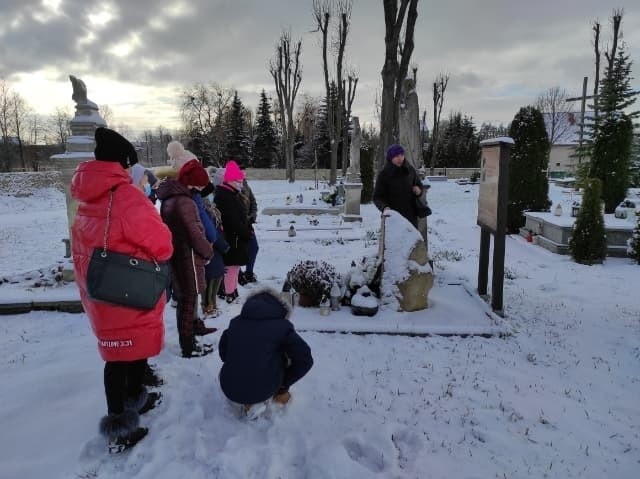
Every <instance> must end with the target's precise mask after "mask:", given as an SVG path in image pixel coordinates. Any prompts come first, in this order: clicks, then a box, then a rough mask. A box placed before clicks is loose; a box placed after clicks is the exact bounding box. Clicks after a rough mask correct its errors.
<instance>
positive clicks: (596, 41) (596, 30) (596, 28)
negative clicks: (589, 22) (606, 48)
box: [582, 20, 600, 122]
mask: <svg viewBox="0 0 640 479" xmlns="http://www.w3.org/2000/svg"><path fill="white" fill-rule="evenodd" d="M592 30H593V49H594V53H595V57H596V71H595V79H594V83H593V115H594V118H598V87H599V85H600V22H598V21H597V20H596V21H595V22H593V27H592ZM582 121H583V122H584V118H583V119H582Z"/></svg>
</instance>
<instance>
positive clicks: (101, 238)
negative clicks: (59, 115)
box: [71, 128, 173, 453]
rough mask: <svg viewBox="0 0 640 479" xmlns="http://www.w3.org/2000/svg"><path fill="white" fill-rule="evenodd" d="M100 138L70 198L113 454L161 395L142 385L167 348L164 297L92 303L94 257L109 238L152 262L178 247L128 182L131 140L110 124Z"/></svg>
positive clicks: (134, 436) (113, 245) (133, 436)
mask: <svg viewBox="0 0 640 479" xmlns="http://www.w3.org/2000/svg"><path fill="white" fill-rule="evenodd" d="M95 141H96V147H95V158H96V159H95V161H86V162H84V163H81V164H80V165H79V166H78V168H77V169H76V171H75V173H74V175H73V179H72V181H71V195H72V196H73V198H75V199H77V200H78V211H77V214H76V217H75V220H74V222H73V226H72V228H71V245H72V251H73V267H74V270H75V277H76V284H77V285H78V289H79V290H80V299H81V301H82V306H83V308H84V310H85V312H86V314H87V316H88V318H89V321H90V322H91V328H92V329H93V333H94V334H95V336H96V338H97V339H98V350H99V352H100V356H101V357H102V359H103V360H104V361H105V366H104V389H105V395H106V399H107V411H108V414H107V415H106V416H104V417H103V418H102V420H101V421H100V432H101V434H102V435H104V436H105V437H107V439H108V441H109V452H111V453H117V452H122V451H124V450H126V449H128V448H130V447H133V446H134V445H135V444H136V443H138V442H139V441H140V440H141V439H142V438H144V437H145V436H146V434H147V432H148V430H147V428H143V427H139V422H140V416H139V415H140V414H143V413H144V412H146V411H148V410H149V409H152V408H153V407H155V404H156V402H157V401H158V400H159V399H160V394H159V393H147V391H146V389H145V387H144V385H143V384H144V374H145V368H146V365H147V362H146V361H147V358H150V357H152V356H156V355H157V354H159V353H160V350H161V349H162V344H163V341H164V324H163V313H164V306H165V303H166V298H165V296H164V295H161V296H160V299H159V300H158V302H157V304H156V305H155V307H153V308H152V309H150V310H140V309H133V308H129V307H126V306H120V305H114V304H110V303H106V302H99V301H94V300H92V299H91V298H90V297H89V295H88V293H87V272H88V269H89V262H90V259H91V256H92V254H93V251H94V249H96V248H102V247H104V246H105V240H106V247H107V248H108V249H109V250H112V251H116V252H118V253H124V254H130V255H132V256H136V257H139V258H142V259H145V260H147V261H152V260H155V261H158V262H162V261H167V260H168V259H169V258H170V257H171V253H172V252H173V247H172V244H171V233H170V231H169V229H168V228H167V227H166V225H165V224H164V223H163V222H162V220H161V219H160V216H159V215H158V212H157V211H156V210H155V208H154V207H153V205H151V204H150V203H149V201H148V200H147V199H146V198H145V196H144V194H143V193H142V191H141V190H140V189H139V188H138V187H137V186H134V185H133V184H132V183H131V178H130V177H129V173H128V171H127V168H129V167H131V166H132V165H135V164H137V161H138V158H137V155H136V152H135V149H134V148H133V146H132V145H131V143H129V142H128V141H127V140H126V139H125V138H124V137H122V136H121V135H120V134H118V133H116V132H115V131H113V130H109V129H107V128H98V129H97V130H96V132H95ZM105 233H106V234H105Z"/></svg>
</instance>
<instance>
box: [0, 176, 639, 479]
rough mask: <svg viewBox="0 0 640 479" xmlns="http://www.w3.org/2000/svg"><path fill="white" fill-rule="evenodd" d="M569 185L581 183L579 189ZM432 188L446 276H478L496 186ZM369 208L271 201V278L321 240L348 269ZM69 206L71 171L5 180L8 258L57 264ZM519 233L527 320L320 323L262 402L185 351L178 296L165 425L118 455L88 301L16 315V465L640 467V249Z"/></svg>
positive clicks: (158, 418) (2, 472)
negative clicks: (257, 414) (388, 331)
mask: <svg viewBox="0 0 640 479" xmlns="http://www.w3.org/2000/svg"><path fill="white" fill-rule="evenodd" d="M309 186H311V182H296V183H295V184H293V185H290V184H288V183H286V182H277V181H264V182H260V181H254V182H252V187H253V189H254V191H255V193H256V195H257V198H258V202H259V205H260V207H261V208H262V207H265V206H270V205H276V204H280V203H282V202H283V199H284V197H285V196H286V194H292V195H296V194H299V193H301V192H304V195H305V202H307V201H310V200H311V198H312V197H313V195H314V194H316V193H314V192H312V191H307V190H306V188H308V187H309ZM550 194H551V196H552V199H553V201H554V203H556V202H558V201H560V202H562V203H563V207H564V206H565V205H570V203H571V193H570V191H569V190H566V191H564V190H562V189H559V188H557V187H552V188H551V192H550ZM429 202H430V206H431V208H432V209H433V212H434V213H433V215H432V216H431V217H430V218H429V220H430V221H429V226H430V238H429V239H430V254H431V256H432V258H433V260H434V263H435V271H436V275H437V278H441V279H446V280H462V281H467V282H468V283H470V284H472V285H473V284H475V283H476V277H477V259H478V246H479V229H478V227H477V226H476V225H475V217H476V209H477V186H474V185H464V186H460V185H456V184H455V183H453V182H447V183H444V182H437V183H433V185H432V187H431V190H430V193H429ZM363 216H364V222H363V224H362V226H360V225H356V226H354V229H353V230H351V231H349V233H350V235H347V234H346V233H344V235H342V233H339V234H336V235H334V237H332V236H331V235H327V236H326V237H325V236H323V237H322V238H303V236H302V235H300V237H299V238H298V237H297V239H299V241H298V240H296V241H291V242H285V241H286V239H287V238H286V233H282V238H280V237H278V236H277V235H278V234H279V233H278V232H273V231H267V230H268V229H273V227H275V222H276V217H264V216H261V217H259V236H260V238H261V250H260V254H259V257H258V263H257V267H256V273H257V275H258V277H259V279H260V280H261V281H263V282H265V283H267V284H277V283H279V282H281V281H282V278H283V277H284V275H285V274H286V272H287V271H288V269H289V268H290V267H291V266H292V265H293V264H294V263H295V262H296V261H298V260H301V259H308V258H312V259H324V260H326V261H329V262H330V263H332V264H333V265H335V266H336V267H337V269H339V270H346V269H347V267H348V266H349V264H350V263H351V261H352V260H354V259H358V258H360V257H362V256H364V255H366V254H372V253H374V252H375V251H376V248H377V245H376V244H375V242H373V241H371V240H370V239H369V238H370V235H369V234H368V231H372V232H373V231H375V230H376V229H377V227H378V224H379V220H378V213H377V211H376V210H375V208H374V207H373V206H371V205H366V206H364V207H363ZM280 218H281V221H282V224H283V225H288V224H289V223H288V222H289V221H290V220H293V219H295V220H296V222H297V223H296V224H298V225H299V224H302V223H303V222H305V221H307V220H306V217H293V216H292V217H288V216H281V217H280ZM64 220H65V210H64V197H63V196H62V195H61V194H60V193H58V192H57V191H55V190H53V189H47V190H39V191H37V192H35V194H34V195H33V196H23V197H19V198H18V197H14V196H6V195H3V196H0V224H2V228H1V229H0V277H3V276H11V275H15V274H17V273H23V272H26V271H31V270H34V269H36V268H42V267H48V266H50V265H52V264H55V263H56V261H57V260H58V259H60V258H61V256H62V254H63V252H64V248H63V246H62V244H61V242H60V240H61V239H62V238H63V237H65V236H66V235H65V232H66V224H64ZM319 220H320V221H321V222H323V221H325V222H330V221H335V218H331V219H330V218H328V217H320V218H319ZM342 236H344V237H342ZM506 251H507V253H506V254H507V257H506V261H505V265H506V279H505V292H504V299H505V312H506V314H507V318H508V322H509V323H510V325H511V326H512V327H513V329H514V330H515V331H516V332H515V334H514V335H512V336H509V337H506V338H498V337H492V338H482V337H467V338H462V337H455V336H454V337H441V336H435V337H429V338H411V337H405V336H388V335H384V336H380V335H365V336H360V335H350V334H323V333H311V332H306V333H303V336H304V338H305V339H306V340H307V341H308V342H309V344H310V346H311V348H312V351H313V355H314V359H315V365H314V367H313V369H312V370H311V372H310V373H309V375H308V376H307V377H305V378H304V379H303V380H302V381H301V382H300V383H298V384H296V385H295V386H294V387H293V388H292V394H293V400H292V402H291V403H290V404H289V405H288V406H287V407H286V408H284V409H276V408H273V409H272V410H270V411H269V414H268V415H267V416H266V417H263V418H261V419H258V420H257V421H254V422H247V421H246V420H242V419H240V418H239V417H238V414H237V411H235V410H234V409H233V408H232V407H231V406H230V405H229V404H228V403H227V402H226V401H225V399H224V397H223V395H222V393H221V391H220V389H219V387H218V384H217V379H216V378H217V373H218V370H219V368H220V360H219V359H218V357H217V356H216V355H210V356H207V357H205V358H201V359H188V360H187V359H182V358H180V357H179V348H178V345H177V337H176V331H175V313H174V310H173V309H172V308H170V307H168V308H167V311H166V315H165V316H166V317H165V320H166V330H167V339H166V347H165V349H164V351H163V352H162V353H161V355H160V356H159V357H158V358H155V359H154V360H153V361H152V362H153V363H155V364H156V365H157V369H158V371H159V372H160V374H161V375H162V376H163V377H164V379H165V381H166V384H165V385H164V386H163V387H162V391H163V394H164V402H163V403H162V405H161V406H160V407H159V408H157V409H155V410H153V411H151V412H150V413H148V414H147V415H145V416H143V425H145V426H148V427H149V428H150V433H149V436H148V437H147V438H145V439H144V440H143V441H142V442H141V443H140V444H139V445H137V446H136V447H135V448H134V449H132V450H131V451H130V452H128V453H126V454H123V455H121V456H116V457H113V456H108V455H107V454H106V453H105V443H104V441H102V440H101V439H100V437H99V436H98V434H97V422H98V420H99V418H100V416H101V415H102V414H103V413H104V412H105V409H106V407H105V403H104V393H103V385H102V361H101V360H100V358H99V356H98V354H97V351H96V347H95V340H94V338H93V335H92V333H91V331H90V329H89V327H88V325H87V321H86V318H85V316H84V315H72V314H63V313H51V312H33V313H30V314H25V315H15V316H2V317H0V331H1V333H0V378H1V384H2V387H1V388H0V424H1V427H0V477H2V478H11V479H13V478H16V479H30V478H44V477H47V478H50V477H51V478H101V479H107V478H121V477H137V478H178V477H185V478H187V477H188V478H195V479H197V478H222V479H234V478H242V479H245V478H256V479H258V478H260V479H261V478H283V479H289V478H313V479H316V478H317V479H324V478H327V479H328V478H371V477H379V478H445V477H446V478H491V477H497V478H503V477H506V478H521V477H532V478H541V477H557V478H581V479H583V478H605V477H606V478H636V477H638V474H639V471H640V446H639V438H640V437H639V436H640V401H639V400H638V398H639V397H640V300H639V299H638V294H637V293H638V277H639V273H640V269H638V266H637V265H634V264H633V263H632V262H631V261H630V260H628V259H624V258H609V259H607V261H606V262H605V263H604V264H603V265H598V266H590V267H589V266H582V265H577V264H575V263H573V262H572V261H571V259H570V258H569V257H565V256H558V255H554V254H552V253H550V252H548V251H546V250H544V249H541V248H540V247H538V246H535V245H532V244H531V243H526V242H525V241H524V239H522V238H520V237H510V238H508V239H507V247H506ZM436 287H437V284H436ZM0 288H1V286H0ZM246 293H247V291H246V290H244V289H243V290H241V295H245V294H246ZM224 309H225V314H224V315H223V316H222V317H221V318H218V319H215V320H211V321H209V324H210V325H216V326H219V327H220V328H221V329H222V328H223V327H224V325H225V324H226V322H227V321H228V320H229V318H230V317H231V316H232V315H233V314H235V313H237V312H238V311H239V309H240V305H231V306H226V305H225V306H224ZM379 314H383V312H381V313H379ZM293 321H294V322H295V313H294V316H293ZM372 321H375V317H374V318H372ZM219 334H220V333H219V332H218V333H216V334H215V335H213V336H214V337H213V339H212V342H214V343H217V339H218V337H219ZM209 338H211V336H209Z"/></svg>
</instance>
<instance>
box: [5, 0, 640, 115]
mask: <svg viewBox="0 0 640 479" xmlns="http://www.w3.org/2000/svg"><path fill="white" fill-rule="evenodd" d="M187 3H188V5H189V6H190V7H189V9H188V11H187V14H186V15H184V16H176V17H170V16H167V15H165V14H164V13H163V12H164V11H165V10H166V9H167V8H170V7H171V6H173V5H176V4H177V3H176V2H175V1H172V0H135V1H128V0H118V1H112V2H108V1H101V2H98V1H89V0H65V1H63V2H62V4H61V9H62V10H63V11H64V15H63V16H60V17H55V18H52V19H50V20H49V21H48V22H46V23H44V24H42V23H39V22H37V21H36V20H34V19H33V18H32V16H31V15H30V13H29V12H33V11H36V10H38V9H42V7H41V5H40V2H39V1H35V0H3V12H2V13H3V15H2V18H0V76H10V75H11V74H15V73H19V72H33V71H37V70H39V69H40V68H42V67H43V66H53V67H56V68H58V69H59V70H60V72H61V77H62V78H65V79H66V75H67V74H68V73H71V71H70V68H71V66H72V65H85V68H86V73H91V74H99V75H103V76H106V77H108V78H110V79H112V80H119V81H126V82H133V83H138V84H143V85H157V86H176V88H177V89H179V87H180V86H181V85H188V84H192V83H194V82H197V81H200V82H208V81H215V82H218V83H220V84H222V85H223V86H226V87H229V88H236V89H238V91H239V92H240V94H241V95H242V96H243V101H245V102H246V103H248V104H249V105H255V103H256V102H257V95H258V93H259V89H260V88H261V87H262V86H267V89H272V88H269V86H270V85H271V84H272V80H271V77H270V75H269V73H268V70H267V64H268V61H269V59H270V58H271V56H272V55H273V51H274V46H275V43H276V41H277V39H278V36H279V34H280V31H281V29H282V28H286V27H287V26H291V27H292V28H291V29H292V36H293V38H294V39H296V38H298V37H301V38H302V40H303V55H302V60H303V84H302V92H305V93H308V94H311V95H313V96H319V95H321V94H322V90H323V80H322V71H321V64H320V62H321V59H320V48H319V46H318V34H313V33H310V31H311V30H312V29H313V21H312V17H311V2H310V1H299V0H278V1H275V2H270V1H264V0H246V1H235V2H232V1H222V0H218V1H210V0H197V1H190V2H187ZM636 3H637V2H635V1H632V0H627V1H624V0H616V1H615V3H614V0H606V1H604V0H565V1H560V2H558V1H556V2H553V4H551V2H549V3H548V4H546V5H540V2H531V1H529V0H517V1H516V0H483V1H482V2H479V1H464V2H463V1H456V2H442V1H437V0H421V1H420V2H419V17H418V23H417V26H416V37H415V49H414V55H413V63H415V64H416V65H417V66H418V68H419V70H418V93H419V96H420V98H421V102H422V103H423V105H425V106H426V107H427V108H429V102H430V97H431V92H430V85H431V82H432V81H433V79H434V78H435V76H436V75H437V74H438V73H440V72H449V73H450V74H451V80H450V86H449V95H448V97H447V99H446V100H447V101H446V103H445V110H447V109H449V108H451V109H458V110H461V111H462V112H463V113H469V114H471V115H473V116H474V117H476V118H477V119H480V120H481V119H482V118H488V119H491V118H493V117H496V116H498V115H503V114H505V112H506V111H509V110H511V111H512V113H509V115H508V117H509V118H510V117H512V116H513V113H515V110H517V108H518V107H519V106H520V104H519V103H520V102H521V101H525V100H526V98H527V96H528V95H529V94H530V93H531V92H534V91H536V90H537V89H538V88H539V89H540V91H541V90H543V89H545V88H547V87H549V86H553V85H560V86H562V87H564V88H566V89H567V90H572V89H573V88H574V87H575V88H577V87H578V85H579V84H581V79H582V76H584V75H590V74H591V71H592V70H593V67H592V59H591V45H590V22H591V21H592V20H593V19H594V18H600V20H601V21H602V23H603V26H604V29H605V30H606V31H608V30H609V26H608V24H607V18H608V16H609V15H610V13H611V11H612V9H613V8H614V7H617V6H619V5H620V4H622V6H623V7H626V13H625V19H624V30H625V39H626V40H627V41H628V42H629V44H630V46H631V48H632V49H631V54H632V58H633V57H635V58H638V56H639V52H640V18H638V13H640V12H639V11H638V10H639V8H638V6H636ZM625 4H627V5H625ZM104 5H111V6H113V10H114V14H115V15H116V17H115V18H114V19H113V20H112V21H111V22H109V23H108V24H107V25H105V26H104V27H103V28H96V27H92V26H91V25H90V24H88V23H87V18H88V15H89V14H90V13H98V12H99V11H101V9H102V8H103V7H104ZM18 15H23V16H25V20H24V21H23V22H22V24H21V25H20V27H19V28H17V29H9V28H8V25H9V24H10V21H11V19H12V18H15V17H16V16H18ZM159 18H160V19H161V23H163V24H164V26H163V27H160V28H158V27H157V22H156V21H157V19H159ZM89 32H92V33H93V34H94V35H95V41H94V42H92V43H90V44H88V45H86V46H84V47H83V48H79V47H77V42H78V40H80V39H82V38H85V37H86V36H87V34H88V33H89ZM132 34H135V35H137V36H138V38H139V41H140V44H139V45H138V46H137V48H136V49H135V50H134V51H133V52H132V53H131V55H129V56H127V57H124V58H119V57H117V56H114V55H112V54H110V53H108V51H109V49H111V48H113V47H114V46H116V45H118V44H120V43H121V42H122V41H124V40H126V39H127V38H129V36H130V35H132ZM346 60H347V62H348V63H349V64H351V65H353V66H355V67H356V68H357V70H358V72H359V76H360V79H361V80H360V84H359V91H358V96H357V98H356V103H355V105H354V111H355V112H356V113H357V114H359V115H360V116H361V117H363V118H366V119H367V121H371V120H372V119H373V111H374V102H375V94H376V90H378V89H379V87H380V81H379V78H380V70H381V67H382V63H383V60H384V15H383V9H382V5H381V2H376V1H373V0H355V2H354V7H353V15H352V25H351V34H350V38H349V44H348V47H347V59H346ZM74 73H76V74H78V75H82V74H83V73H84V72H82V71H77V70H76V71H74ZM636 84H637V83H636ZM519 93H520V95H519ZM498 94H504V95H506V98H507V99H505V100H500V101H498V100H496V99H495V97H496V96H498ZM491 98H492V99H491ZM167 100H171V99H167ZM156 101H158V99H156ZM509 101H511V102H512V104H511V105H510V108H508V107H507V104H508V102H509ZM528 101H531V100H527V101H526V102H528ZM525 104H526V103H525ZM169 106H171V105H169Z"/></svg>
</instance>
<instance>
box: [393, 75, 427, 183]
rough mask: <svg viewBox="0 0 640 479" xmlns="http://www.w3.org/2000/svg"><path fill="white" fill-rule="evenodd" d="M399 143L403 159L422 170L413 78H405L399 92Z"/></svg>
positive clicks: (418, 109)
mask: <svg viewBox="0 0 640 479" xmlns="http://www.w3.org/2000/svg"><path fill="white" fill-rule="evenodd" d="M400 98H401V99H400V118H399V119H398V130H399V131H398V134H399V143H400V144H401V145H402V146H403V147H404V151H405V153H404V158H405V160H409V163H411V165H412V166H413V167H414V168H415V169H416V170H419V169H420V168H422V165H423V161H422V135H421V133H420V108H419V106H418V94H417V93H416V85H415V82H414V80H413V78H405V80H404V82H402V90H401V92H400Z"/></svg>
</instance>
